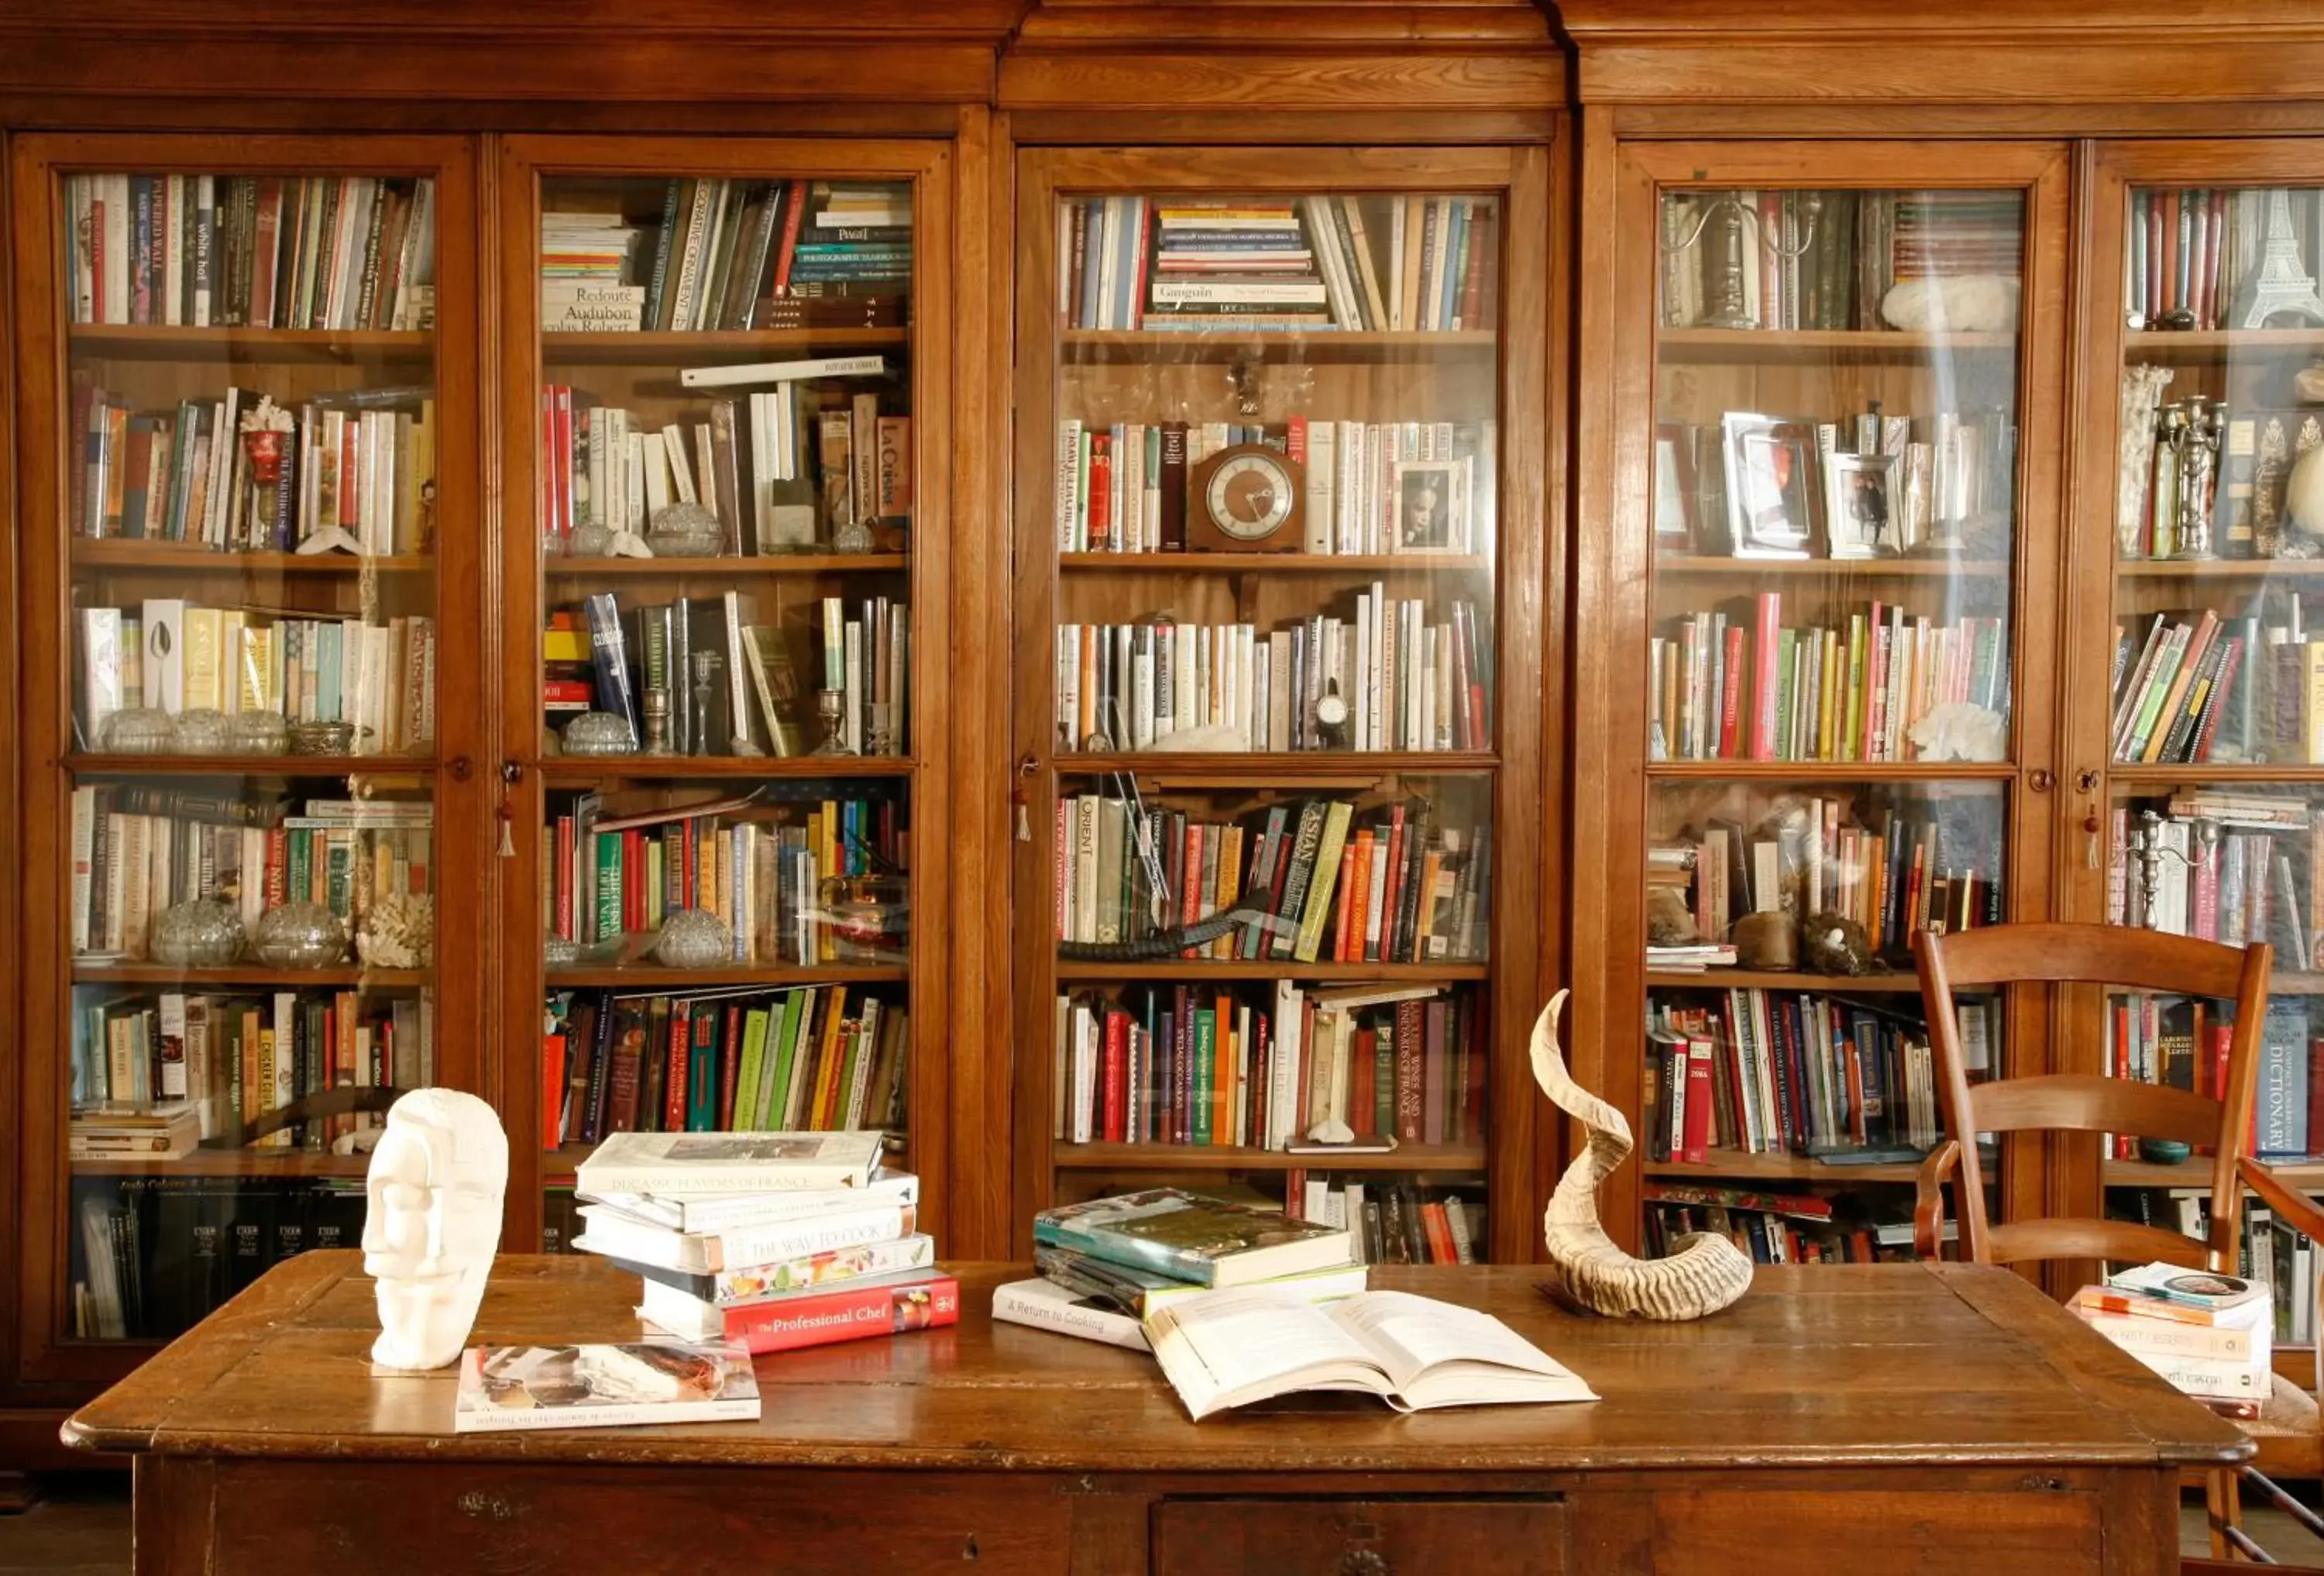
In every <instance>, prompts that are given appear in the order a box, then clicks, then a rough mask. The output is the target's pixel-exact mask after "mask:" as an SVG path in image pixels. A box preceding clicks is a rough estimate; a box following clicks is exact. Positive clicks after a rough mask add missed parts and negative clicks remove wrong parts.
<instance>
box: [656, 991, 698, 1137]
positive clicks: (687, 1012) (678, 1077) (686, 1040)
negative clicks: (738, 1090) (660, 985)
mask: <svg viewBox="0 0 2324 1576" xmlns="http://www.w3.org/2000/svg"><path fill="white" fill-rule="evenodd" d="M693 1012H694V1004H693V1003H692V1002H690V1001H673V1002H671V1003H670V1004H669V1064H668V1065H667V1067H666V1069H665V1070H664V1072H663V1074H662V1083H661V1088H662V1095H661V1130H662V1131H663V1132H665V1133H682V1132H684V1131H686V1072H687V1051H688V1050H689V1048H690V1047H691V1046H692V1038H691V1037H690V1036H689V1035H688V1034H687V1028H688V1027H689V1026H688V1021H687V1020H688V1019H689V1018H690V1017H691V1016H692V1014H693Z"/></svg>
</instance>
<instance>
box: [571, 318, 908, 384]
mask: <svg viewBox="0 0 2324 1576" xmlns="http://www.w3.org/2000/svg"><path fill="white" fill-rule="evenodd" d="M911 332H912V331H911V330H910V329H909V328H742V329H731V328H722V329H715V330H705V331H703V332H700V333H678V332H653V333H638V334H543V335H542V336H540V359H541V360H542V361H543V362H546V363H549V364H552V365H573V364H587V365H592V366H598V365H607V364H617V363H625V362H627V363H635V362H645V363H667V364H671V365H673V366H674V365H676V364H678V363H681V362H686V361H691V360H701V359H712V360H717V361H722V362H724V361H733V360H736V359H737V358H739V357H742V356H749V357H751V358H752V359H755V360H761V361H801V360H806V359H807V358H809V357H812V356H817V355H869V354H871V352H872V351H875V350H906V349H908V348H909V347H910V346H911V342H912V341H911ZM701 392H702V393H704V394H705V395H708V394H711V393H713V392H715V391H713V390H707V389H705V390H703V391H701Z"/></svg>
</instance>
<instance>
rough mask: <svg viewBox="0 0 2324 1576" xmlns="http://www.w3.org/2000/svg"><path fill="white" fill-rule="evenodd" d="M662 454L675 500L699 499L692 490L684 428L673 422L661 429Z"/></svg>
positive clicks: (688, 501) (692, 484) (692, 481)
mask: <svg viewBox="0 0 2324 1576" xmlns="http://www.w3.org/2000/svg"><path fill="white" fill-rule="evenodd" d="M661 446H662V456H663V458H664V460H665V461H666V462H667V463H668V465H669V480H670V487H671V490H672V493H673V494H674V496H675V500H676V502H680V503H694V502H699V501H700V498H699V494H697V493H696V492H695V490H694V467H693V466H692V465H689V464H687V457H686V429H684V428H683V427H679V426H677V425H675V424H673V425H671V426H669V427H665V428H663V429H661Z"/></svg>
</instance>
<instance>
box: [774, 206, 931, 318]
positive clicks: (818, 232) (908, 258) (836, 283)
mask: <svg viewBox="0 0 2324 1576" xmlns="http://www.w3.org/2000/svg"><path fill="white" fill-rule="evenodd" d="M807 210H808V217H807V224H806V226H804V227H803V228H802V229H801V231H800V234H799V238H798V244H796V245H795V246H794V247H793V248H792V249H791V253H790V255H789V258H788V262H789V264H790V271H789V274H788V278H787V279H786V281H785V285H786V291H787V293H788V295H789V296H790V297H791V298H792V299H794V300H817V299H822V300H876V299H878V298H880V297H883V296H884V297H889V298H894V297H897V296H904V295H908V294H910V293H911V289H912V189H911V188H910V187H909V186H907V185H903V184H900V183H875V184H868V185H864V184H855V185H851V184H846V183H843V182H839V181H831V182H824V181H817V182H816V184H815V186H814V188H813V189H812V190H811V191H810V192H809V194H808V198H807ZM770 326H774V325H770Z"/></svg>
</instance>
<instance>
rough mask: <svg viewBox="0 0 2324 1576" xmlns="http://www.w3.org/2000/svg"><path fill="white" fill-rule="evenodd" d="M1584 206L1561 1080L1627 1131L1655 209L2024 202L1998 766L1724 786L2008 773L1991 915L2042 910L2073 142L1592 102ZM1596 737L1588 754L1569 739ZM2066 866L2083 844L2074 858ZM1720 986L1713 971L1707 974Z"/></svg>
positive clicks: (1636, 995) (1636, 948)
mask: <svg viewBox="0 0 2324 1576" xmlns="http://www.w3.org/2000/svg"><path fill="white" fill-rule="evenodd" d="M1583 162H1584V171H1585V180H1587V181H1588V182H1589V186H1588V189H1587V190H1586V191H1585V197H1584V200H1585V203H1587V204H1589V205H1591V208H1592V211H1594V212H1597V213H1599V214H1600V215H1605V216H1609V218H1608V220H1607V221H1606V222H1603V223H1601V224H1599V225H1595V226H1589V227H1587V228H1585V230H1584V232H1583V235H1584V240H1583V255H1582V308H1581V312H1580V329H1579V334H1580V340H1581V343H1580V361H1581V364H1582V367H1583V368H1584V369H1585V373H1584V377H1583V382H1582V389H1581V391H1580V395H1579V399H1578V410H1579V419H1580V438H1579V445H1578V451H1577V456H1578V461H1579V464H1578V468H1577V496H1578V500H1579V504H1578V507H1579V513H1580V518H1581V520H1582V530H1581V531H1580V533H1579V537H1578V544H1579V545H1578V553H1577V567H1576V574H1575V581H1576V612H1575V624H1576V629H1577V631H1580V633H1579V636H1578V638H1577V640H1576V642H1575V656H1574V661H1575V669H1574V676H1573V696H1574V729H1573V736H1574V738H1575V740H1576V742H1577V749H1576V751H1575V761H1574V782H1573V806H1574V818H1573V855H1572V860H1573V863H1572V888H1571V891H1572V900H1573V903H1574V905H1575V907H1574V914H1573V935H1574V945H1573V973H1572V988H1573V993H1574V999H1573V1002H1572V1007H1571V1009H1569V1011H1568V1014H1567V1018H1566V1025H1567V1041H1566V1043H1567V1046H1568V1049H1569V1053H1570V1055H1572V1064H1573V1071H1574V1076H1575V1077H1576V1079H1577V1080H1579V1081H1580V1082H1581V1083H1582V1085H1583V1086H1584V1087H1587V1088H1590V1089H1592V1090H1595V1091H1597V1092H1600V1093H1601V1094H1602V1095H1603V1096H1604V1097H1605V1098H1606V1099H1608V1100H1609V1101H1613V1102H1614V1103H1615V1104H1616V1105H1618V1106H1619V1107H1620V1108H1621V1109H1622V1110H1623V1111H1625V1113H1626V1114H1628V1116H1629V1117H1630V1118H1631V1120H1632V1121H1633V1123H1634V1124H1635V1123H1636V1122H1637V1120H1638V1117H1639V1113H1640V1110H1641V1103H1642V1099H1643V1089H1642V1069H1643V1066H1644V1056H1643V1035H1644V1028H1643V1018H1642V1013H1641V1010H1640V1009H1641V1008H1642V1006H1643V1004H1644V1002H1645V1000H1646V964H1645V954H1646V914H1645V885H1644V870H1645V842H1646V802H1647V797H1648V795H1649V792H1650V788H1649V779H1648V772H1647V766H1646V681H1645V677H1644V668H1643V666H1642V662H1641V658H1642V656H1643V653H1644V652H1645V650H1646V640H1647V636H1648V633H1649V624H1650V619H1651V609H1650V605H1649V602H1650V590H1651V585H1652V581H1653V575H1654V558H1653V542H1652V533H1651V531H1650V530H1649V528H1648V523H1647V517H1646V512H1647V509H1648V505H1649V500H1650V499H1651V497H1652V484H1651V472H1652V464H1653V449H1652V438H1653V434H1654V430H1655V376H1656V359H1655V291H1656V289H1657V283H1658V280H1659V277H1660V268H1659V266H1658V263H1657V260H1656V255H1655V247H1656V245H1657V242H1656V236H1657V235H1659V224H1658V215H1657V206H1656V205H1657V204H1658V202H1659V200H1660V193H1661V192H1662V191H1663V189H1665V188H1669V187H1683V186H1700V185H1716V186H1735V187H1801V186H1806V187H1817V188H1827V189H1828V188H1865V189H1874V188H1885V189H1916V188H1945V189H1963V188H1985V189H1995V188H2006V189H2023V190H2024V192H2025V194H2026V213H2025V275H2024V297H2023V305H2022V310H2021V318H2020V322H2021V327H2020V335H2021V344H2020V351H2019V356H2020V360H2019V365H2018V379H2017V388H2018V391H2019V396H2018V399H2019V403H2018V410H2019V428H2020V435H2021V436H2020V441H2019V446H2018V452H2019V467H2018V478H2017V524H2016V530H2015V542H2014V550H2015V579H2014V582H2013V594H2012V597H2011V602H2010V606H2011V609H2012V612H2013V613H2014V615H2015V636H2014V638H2013V640H2012V642H2011V644H2012V652H2011V655H2012V663H2013V672H2012V684H2011V723H2012V733H2013V736H2014V738H2015V749H2014V753H2013V755H2012V757H2011V760H2010V761H2009V763H2008V765H2007V766H2006V767H1991V768H1987V767H1978V768H1972V769H1963V768H1958V767H1956V768H1952V769H1950V770H1948V769H1947V768H1944V767H1935V768H1931V767H1923V766H1916V765H1914V764H1900V765H1888V764H1885V763H1882V764H1873V765H1869V766H1867V765H1865V764H1862V763H1857V764H1852V765H1831V766H1816V765H1805V764H1803V763H1796V762H1787V761H1776V762H1757V761H1720V762H1719V763H1717V766H1716V767H1715V768H1707V769H1706V770H1713V771H1714V772H1715V774H1716V775H1720V776H1724V777H1729V778H1732V779H1773V780H1793V779H1814V778H1818V777H1821V778H1824V779H1830V780H1834V781H1862V780H1873V779H1916V778H1941V777H1961V778H1974V777H1984V778H1988V779H1995V780H1998V781H2001V782H2002V783H2004V784H2005V785H2006V788H2005V791H2006V796H2007V800H2006V811H2005V814H2006V826H2007V829H2008V850H2009V858H2010V870H2009V874H2008V879H2007V882H2006V888H2007V892H2006V907H2005V912H2006V915H2007V916H2008V917H2010V918H2013V919H2035V918H2042V917H2048V913H2049V907H2050V905H2049V901H2048V898H2049V892H2050V890H2051V887H2052V877H2053V874H2054V867H2055V861H2056V858H2057V854H2056V852H2055V851H2056V848H2057V844H2058V838H2057V836H2056V829H2055V816H2054V814H2053V806H2054V805H2055V802H2056V798H2057V796H2056V795H2055V794H2054V793H2053V792H2052V785H2053V784H2054V782H2055V779H2056V742H2055V729H2056V725H2057V724H2056V718H2055V715H2054V705H2055V699H2056V696H2055V691H2054V688H2053V687H2052V686H2051V685H2049V684H2046V683H2041V682H2029V677H2031V676H2038V675H2040V674H2043V673H2045V672H2052V671H2055V663H2056V662H2057V661H2058V660H2059V659H2061V658H2062V657H2063V656H2064V652H2063V651H2062V650H2061V649H2060V644H2059V643H2060V641H2061V639H2062V633H2061V629H2060V626H2059V622H2058V617H2057V612H2056V604H2057V588H2058V582H2059V574H2060V571H2059V567H2058V565H2059V554H2060V550H2061V525H2060V521H2061V485H2062V465H2061V451H2062V438H2063V432H2064V419H2065V418H2064V382H2065V365H2064V358H2065V348H2066V335H2065V330H2066V323H2067V239H2068V220H2069V207H2068V201H2067V187H2068V183H2067V150H2066V149H2065V147H2064V146H2063V145H2062V144H2060V143H1979V144H1977V145H1975V146H1973V147H1972V146H1962V145H1948V144H1937V145H1933V146H1929V145H1917V144H1908V143H1879V142H1865V143H1800V142H1780V141H1770V142H1754V141H1747V140H1738V141H1735V142H1732V143H1726V142H1721V143H1702V142H1686V143H1617V142H1615V141H1614V140H1613V138H1612V136H1611V134H1610V126H1609V124H1608V123H1607V121H1606V119H1605V117H1604V115H1603V114H1602V112H1601V113H1599V114H1595V115H1592V116H1591V117H1590V119H1589V122H1588V127H1587V129H1586V131H1585V146H1584V153H1583ZM1582 741H1589V742H1591V745H1590V747H1588V748H1582V746H1581V742H1582ZM2073 852H2074V854H2075V856H2076V857H2079V856H2080V844H2079V843H2076V845H2075V848H2074V851H2073ZM1713 982H1715V976H1714V977H1713ZM2048 1012H2049V1003H2048V1002H2047V1001H2044V1000H2039V999H2037V998H2034V997H2033V995H2032V994H2031V993H2022V994H2021V995H2020V996H2019V997H2018V998H2017V999H2016V1000H2015V1001H2014V1002H2013V1004H2012V1007H2011V1009H2010V1012H2009V1018H2008V1036H2007V1038H2008V1046H2009V1055H2010V1056H2011V1065H2012V1066H2013V1067H2014V1068H2015V1070H2017V1071H2020V1072H2031V1071H2038V1070H2041V1069H2042V1068H2043V1066H2044V1065H2045V1063H2044V1055H2045V1052H2044V1048H2043V1047H2044V1046H2045V1045H2046V1042H2047V1040H2048V1037H2049V1036H2048V1024H2047V1015H2048ZM2037 1158H2038V1157H2036V1156H2034V1155H2033V1154H2032V1153H2030V1152H2029V1153H2024V1154H2020V1155H2016V1156H2015V1157H2013V1160H2014V1164H2012V1165H2011V1166H2008V1167H2006V1175H2007V1178H2008V1180H2007V1182H2006V1185H2007V1186H2008V1187H2009V1188H2011V1189H2012V1190H2013V1198H2022V1199H2024V1201H2026V1202H2027V1203H2028V1207H2029V1209H2030V1208H2031V1207H2033V1203H2034V1202H2035V1201H2038V1199H2039V1197H2040V1192H2039V1190H2040V1187H2041V1184H2042V1182H2043V1175H2042V1172H2043V1168H2042V1166H2040V1165H2039V1164H2037V1163H2036V1161H2037ZM1639 1178H1640V1173H1639V1171H1638V1169H1637V1167H1635V1166H1631V1167H1626V1168H1625V1169H1624V1170H1622V1171H1621V1172H1619V1173H1618V1174H1617V1175H1615V1176H1613V1177H1611V1178H1609V1180H1608V1182H1607V1184H1605V1186H1604V1187H1603V1188H1602V1189H1601V1190H1600V1208H1601V1210H1602V1212H1603V1213H1604V1216H1605V1219H1606V1220H1607V1221H1608V1222H1609V1230H1614V1231H1615V1232H1617V1234H1626V1233H1627V1234H1628V1238H1629V1240H1633V1241H1635V1240H1636V1233H1637V1229H1638V1220H1639V1206H1638V1187H1639Z"/></svg>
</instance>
